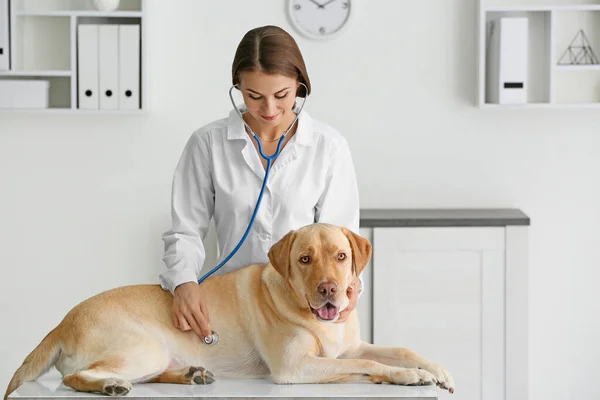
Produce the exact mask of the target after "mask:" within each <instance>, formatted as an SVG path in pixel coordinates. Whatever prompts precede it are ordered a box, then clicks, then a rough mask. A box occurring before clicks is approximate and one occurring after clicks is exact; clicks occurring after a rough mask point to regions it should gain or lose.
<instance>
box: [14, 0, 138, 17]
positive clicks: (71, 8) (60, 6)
mask: <svg viewBox="0 0 600 400" xmlns="http://www.w3.org/2000/svg"><path fill="white" fill-rule="evenodd" d="M12 2H13V9H14V10H15V12H16V13H17V14H19V13H21V12H28V11H32V12H51V11H66V12H69V13H72V12H79V11H81V12H88V11H89V12H96V9H95V8H94V7H93V2H92V0H12ZM123 11H126V12H128V11H142V0H121V1H120V2H119V7H118V8H117V10H115V12H116V13H118V12H123Z"/></svg>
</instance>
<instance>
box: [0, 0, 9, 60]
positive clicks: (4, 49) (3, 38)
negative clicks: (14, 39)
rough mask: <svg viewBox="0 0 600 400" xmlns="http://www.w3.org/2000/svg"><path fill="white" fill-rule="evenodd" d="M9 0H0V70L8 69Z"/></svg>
mask: <svg viewBox="0 0 600 400" xmlns="http://www.w3.org/2000/svg"><path fill="white" fill-rule="evenodd" d="M8 3H9V0H0V71H7V70H9V69H10V34H9V32H10V31H9V26H10V9H9V4H8Z"/></svg>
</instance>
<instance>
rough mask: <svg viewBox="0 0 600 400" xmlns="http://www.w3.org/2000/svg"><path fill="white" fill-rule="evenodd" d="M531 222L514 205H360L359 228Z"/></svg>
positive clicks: (496, 224) (499, 224)
mask: <svg viewBox="0 0 600 400" xmlns="http://www.w3.org/2000/svg"><path fill="white" fill-rule="evenodd" d="M509 225H530V219H529V217H528V216H527V215H526V214H525V213H524V212H523V211H521V210H519V209H516V208H449V209H443V208H432V209H427V208H423V209H418V208H415V209H408V208H406V209H403V208H397V209H361V210H360V226H361V228H378V227H435V226H509Z"/></svg>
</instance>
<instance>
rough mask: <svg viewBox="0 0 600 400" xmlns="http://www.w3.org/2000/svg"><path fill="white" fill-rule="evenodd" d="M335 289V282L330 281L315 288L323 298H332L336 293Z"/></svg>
mask: <svg viewBox="0 0 600 400" xmlns="http://www.w3.org/2000/svg"><path fill="white" fill-rule="evenodd" d="M337 289H338V287H337V285H336V284H335V282H331V281H327V282H323V283H321V284H320V285H319V286H318V288H317V290H318V291H319V294H321V296H324V297H327V296H333V295H334V294H335V293H336V292H337Z"/></svg>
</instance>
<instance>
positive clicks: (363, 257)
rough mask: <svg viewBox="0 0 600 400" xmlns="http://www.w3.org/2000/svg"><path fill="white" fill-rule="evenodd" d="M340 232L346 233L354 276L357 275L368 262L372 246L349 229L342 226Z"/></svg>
mask: <svg viewBox="0 0 600 400" xmlns="http://www.w3.org/2000/svg"><path fill="white" fill-rule="evenodd" d="M342 232H344V235H346V237H347V238H348V241H349V242H350V248H351V249H352V261H353V263H354V265H355V267H356V271H355V274H356V276H359V275H360V274H361V272H362V271H363V269H365V267H366V266H367V264H368V263H369V259H370V258H371V252H372V251H373V247H372V246H371V243H369V241H368V240H367V239H365V238H364V237H362V236H360V235H357V234H356V233H354V232H352V231H351V230H350V229H347V228H343V227H342Z"/></svg>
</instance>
